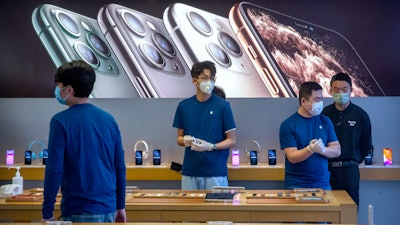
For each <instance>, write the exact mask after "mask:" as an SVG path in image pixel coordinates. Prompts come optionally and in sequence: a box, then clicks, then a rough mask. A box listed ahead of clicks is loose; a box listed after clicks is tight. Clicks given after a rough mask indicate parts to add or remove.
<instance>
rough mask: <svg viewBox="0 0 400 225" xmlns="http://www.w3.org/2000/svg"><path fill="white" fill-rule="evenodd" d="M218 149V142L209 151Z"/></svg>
mask: <svg viewBox="0 0 400 225" xmlns="http://www.w3.org/2000/svg"><path fill="white" fill-rule="evenodd" d="M216 149H217V145H216V144H213V146H212V148H211V149H210V150H209V151H214V150H216Z"/></svg>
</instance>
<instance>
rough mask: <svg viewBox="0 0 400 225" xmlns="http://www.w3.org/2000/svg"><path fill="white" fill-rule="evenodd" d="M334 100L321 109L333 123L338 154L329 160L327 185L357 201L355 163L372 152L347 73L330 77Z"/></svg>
mask: <svg viewBox="0 0 400 225" xmlns="http://www.w3.org/2000/svg"><path fill="white" fill-rule="evenodd" d="M330 85H331V90H330V91H331V94H332V96H333V100H334V103H333V104H331V105H329V106H327V107H325V109H324V111H323V112H322V113H323V114H325V115H326V116H328V117H329V118H330V119H331V120H332V122H333V124H334V126H335V131H336V135H337V137H338V139H339V143H340V145H341V146H342V154H341V155H340V157H338V158H333V159H330V160H329V170H330V172H331V179H330V182H331V186H332V189H334V190H346V191H347V192H348V193H349V195H350V196H351V197H352V199H353V200H354V202H355V203H356V204H357V205H358V204H359V186H360V171H359V169H358V164H359V163H361V162H362V161H363V159H364V158H365V156H367V155H368V154H369V153H371V154H372V153H373V146H372V136H371V121H370V119H369V116H368V114H367V113H366V112H365V111H364V110H363V109H362V108H361V107H359V106H357V105H355V104H353V103H352V102H351V101H350V94H351V91H352V81H351V78H350V76H349V75H347V74H345V73H338V74H336V75H335V76H333V77H332V79H331V83H330Z"/></svg>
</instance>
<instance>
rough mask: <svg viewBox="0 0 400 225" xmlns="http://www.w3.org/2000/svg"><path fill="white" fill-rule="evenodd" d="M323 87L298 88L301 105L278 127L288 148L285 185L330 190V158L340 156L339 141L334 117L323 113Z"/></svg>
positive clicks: (305, 84)
mask: <svg viewBox="0 0 400 225" xmlns="http://www.w3.org/2000/svg"><path fill="white" fill-rule="evenodd" d="M322 99H323V97H322V87H321V86H320V85H319V84H318V83H316V82H305V83H303V84H301V86H300V90H299V104H300V107H299V109H298V110H297V112H296V113H294V114H293V115H292V116H290V117H289V118H288V119H286V120H285V121H283V122H282V124H281V127H280V130H279V138H280V145H281V149H283V150H284V151H285V154H286V158H285V188H287V189H293V188H322V189H324V190H331V186H330V184H329V177H330V174H329V170H328V158H334V157H338V156H339V155H340V144H339V142H338V139H337V137H336V134H335V130H334V127H333V124H332V122H331V120H330V119H329V118H328V117H326V116H324V115H321V112H322V109H323V101H322Z"/></svg>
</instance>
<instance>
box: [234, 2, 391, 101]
mask: <svg viewBox="0 0 400 225" xmlns="http://www.w3.org/2000/svg"><path fill="white" fill-rule="evenodd" d="M229 20H230V22H231V25H232V28H233V30H234V31H235V33H236V34H237V36H238V39H239V40H240V42H241V44H242V45H243V46H244V48H245V49H251V51H248V53H249V54H250V58H252V61H253V63H254V64H255V65H256V67H258V68H259V69H262V70H263V71H264V72H265V76H267V77H268V80H269V81H271V82H273V83H272V84H271V85H270V86H273V87H277V88H278V89H277V92H276V93H275V96H276V97H294V96H297V95H298V87H299V86H300V84H301V83H303V82H305V81H316V82H318V83H319V84H320V85H321V86H322V87H323V95H324V96H330V95H329V88H330V79H331V77H332V76H333V75H335V74H336V73H338V72H344V73H347V74H349V75H350V76H351V77H352V80H353V91H352V93H353V95H355V96H360V97H362V96H382V95H385V94H384V91H383V90H382V88H381V87H380V85H379V84H378V83H377V81H376V80H375V78H374V76H373V75H372V74H371V72H370V71H369V69H368V68H367V66H366V65H365V63H364V62H363V60H362V59H361V58H360V56H359V55H358V53H357V52H356V50H355V49H354V47H353V46H352V45H351V43H350V42H349V41H348V40H347V39H346V38H345V37H343V36H342V35H341V34H339V33H338V32H336V31H333V30H330V29H327V28H324V27H321V26H318V25H315V24H312V23H309V22H306V21H303V20H300V19H297V18H294V17H291V16H288V15H285V14H282V13H279V12H276V11H273V10H270V9H266V8H263V7H260V6H257V5H254V4H251V3H246V2H242V3H238V4H235V6H234V7H232V9H231V11H230V13H229Z"/></svg>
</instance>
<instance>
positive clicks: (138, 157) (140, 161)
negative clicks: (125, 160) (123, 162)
mask: <svg viewBox="0 0 400 225" xmlns="http://www.w3.org/2000/svg"><path fill="white" fill-rule="evenodd" d="M142 164H143V152H142V151H140V150H136V151H135V165H142Z"/></svg>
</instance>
